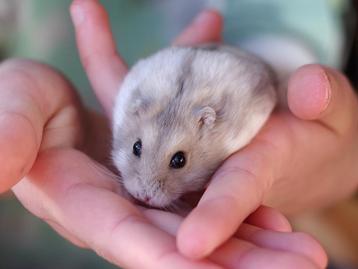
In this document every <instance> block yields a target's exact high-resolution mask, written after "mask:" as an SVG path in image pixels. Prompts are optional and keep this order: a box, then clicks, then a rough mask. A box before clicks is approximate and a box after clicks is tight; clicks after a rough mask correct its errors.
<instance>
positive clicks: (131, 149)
mask: <svg viewBox="0 0 358 269" xmlns="http://www.w3.org/2000/svg"><path fill="white" fill-rule="evenodd" d="M276 100H277V98H276V85H275V78H274V77H273V74H272V72H271V71H270V69H269V68H268V67H267V66H266V65H265V64H264V63H263V62H262V61H260V60H259V59H257V58H256V57H254V56H252V55H251V54H247V53H244V52H243V51H241V50H239V49H238V48H234V47H229V46H206V47H197V48H193V47H170V48H167V49H164V50H162V51H159V52H158V53H156V54H154V55H153V56H150V57H148V58H146V59H144V60H141V61H139V62H138V63H137V64H136V65H135V66H134V67H133V68H132V69H131V71H130V72H129V73H128V75H127V76H126V78H125V80H124V82H123V84H122V86H121V89H120V91H119V94H118V96H117V100H116V104H115V109H114V125H113V131H114V133H113V160H114V163H115V165H116V166H117V168H118V169H119V171H120V172H121V175H122V178H123V184H124V186H125V188H126V189H127V191H128V192H129V193H130V194H131V195H132V196H134V197H135V198H136V199H138V200H141V201H144V202H146V203H147V204H149V205H152V206H157V207H164V206H167V205H169V204H170V203H171V202H173V201H174V200H176V199H177V198H179V197H180V196H181V195H182V194H185V193H187V192H189V191H196V190H200V189H201V188H203V187H204V186H205V185H206V184H207V182H208V180H209V179H210V177H211V175H212V174H213V172H214V171H215V170H216V169H217V168H218V166H219V165H220V164H221V163H222V162H223V161H224V160H225V159H226V158H227V157H228V156H229V155H231V154H232V153H234V152H235V151H237V150H239V149H241V148H242V147H244V146H245V145H247V144H248V142H250V140H251V139H252V138H253V137H254V136H255V135H256V133H257V132H258V131H259V129H260V128H261V127H262V125H263V124H264V123H265V121H266V120H267V118H268V116H269V115H270V113H271V111H272V110H273V108H274V106H275V104H276Z"/></svg>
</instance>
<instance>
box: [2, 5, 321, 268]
mask: <svg viewBox="0 0 358 269" xmlns="http://www.w3.org/2000/svg"><path fill="white" fill-rule="evenodd" d="M77 2H78V3H76V2H75V5H74V6H73V11H74V12H73V13H74V15H73V16H74V17H75V16H76V14H75V12H76V11H75V9H76V8H81V9H82V12H86V13H87V17H86V19H85V21H84V22H82V23H77V24H76V25H77V26H76V28H77V31H78V32H77V36H78V42H79V47H80V51H81V53H82V59H83V60H84V64H85V67H86V69H87V73H88V75H89V77H90V79H91V82H92V84H93V85H94V88H95V89H96V90H97V94H98V97H99V99H100V100H101V102H102V104H103V105H104V108H105V109H106V110H107V112H108V114H110V111H111V99H112V97H113V94H114V90H115V89H116V88H117V87H116V85H118V84H119V81H120V80H121V78H122V77H123V76H124V75H125V72H126V67H125V65H124V64H123V62H122V61H121V59H120V58H118V57H117V56H116V57H115V58H113V51H115V50H114V44H113V41H112V39H111V36H110V32H109V29H108V23H107V21H106V19H105V16H104V15H105V14H104V11H103V9H101V7H100V6H98V3H97V2H96V1H87V3H85V2H86V1H77ZM207 16H208V15H207ZM210 16H211V19H210V18H207V22H206V24H204V23H201V24H198V23H196V24H195V23H194V24H193V25H192V26H191V28H189V29H188V30H187V31H186V32H184V33H183V35H182V36H181V37H180V38H179V39H178V41H177V42H179V43H183V42H184V43H196V42H205V41H213V40H218V39H219V32H220V31H219V29H220V23H219V22H218V18H217V17H215V15H213V14H211V15H209V17H210ZM91 24H94V25H96V27H97V28H91V27H88V25H91ZM210 24H212V25H214V27H210V26H212V25H210ZM86 25H87V26H86ZM203 25H205V26H206V27H207V28H208V29H210V28H211V29H210V31H209V30H207V32H205V31H203V32H201V31H200V34H199V35H198V34H197V32H198V29H201V28H203ZM86 29H87V30H86ZM88 29H93V30H88ZM215 29H217V30H215ZM99 30H103V31H99ZM97 31H99V32H102V34H101V35H102V36H101V38H96V40H99V41H97V42H92V44H93V47H88V48H85V46H84V44H85V43H87V44H91V42H86V41H88V40H89V39H91V40H93V37H96V35H94V33H97ZM194 37H195V38H194ZM81 44H83V45H81ZM96 46H98V48H105V49H104V50H103V55H95V57H88V56H86V55H91V52H93V51H97V52H98V51H100V50H96ZM109 59H111V60H109ZM28 65H31V68H29V66H28ZM19 66H21V67H19ZM104 66H106V68H103V67H104ZM23 67H24V69H22V68H23ZM99 69H102V71H98V70H99ZM25 70H26V71H25ZM29 70H31V71H29ZM18 71H21V72H18ZM3 72H4V74H9V72H10V74H13V75H14V76H15V77H16V78H17V79H25V78H26V79H28V78H29V77H30V81H31V83H30V85H35V86H34V88H32V89H31V87H29V88H28V92H29V93H31V94H32V93H33V92H35V91H39V88H41V87H42V90H45V89H46V90H47V88H48V87H46V85H48V84H47V83H44V84H41V85H40V84H39V83H38V81H39V79H38V78H39V77H42V76H39V75H40V73H46V76H45V77H47V79H48V82H51V84H55V85H57V87H58V91H57V92H56V93H54V94H58V97H59V98H57V99H56V100H57V101H55V102H54V100H55V98H52V99H51V98H49V99H46V98H43V96H42V95H41V94H40V95H36V94H34V96H31V98H30V99H31V102H30V103H28V104H31V105H27V107H30V110H31V113H32V112H33V111H35V110H36V109H39V108H46V107H49V108H50V109H48V111H45V112H46V113H45V115H47V118H46V119H43V118H41V119H39V117H40V116H39V114H36V113H35V112H34V113H32V114H28V111H20V112H19V111H15V112H16V113H20V114H21V113H22V114H21V115H26V117H28V119H27V120H25V121H24V122H21V121H17V122H18V123H19V124H18V126H15V127H16V128H15V129H14V130H23V131H24V130H28V129H25V128H30V127H29V123H30V126H31V128H32V133H33V134H34V136H33V140H32V141H28V143H27V145H28V148H26V149H25V151H26V150H27V151H26V152H27V155H26V154H24V155H23V156H26V158H24V159H25V160H24V161H25V162H26V165H27V166H26V168H25V169H23V170H24V172H27V171H28V170H30V171H29V173H27V175H26V178H24V179H23V180H22V181H20V183H18V184H17V185H16V186H15V187H14V188H13V190H14V192H15V194H16V195H17V197H18V198H19V199H20V200H21V202H22V203H23V204H24V205H25V206H26V207H27V208H28V209H29V210H30V211H32V212H33V213H34V214H36V215H37V216H39V217H40V218H42V219H44V220H45V221H47V222H48V223H49V224H50V225H51V226H52V227H53V228H54V229H56V230H57V231H58V232H59V233H60V234H61V235H63V236H64V237H66V238H67V239H69V240H71V241H72V242H73V243H75V244H77V245H80V246H83V247H90V248H92V249H94V250H95V251H96V252H97V253H99V254H100V255H101V256H103V257H105V258H106V259H108V260H109V261H112V262H114V263H115V264H118V265H121V266H128V267H129V268H154V267H155V268H220V266H225V267H226V268H241V267H242V266H251V267H250V268H261V267H262V266H261V265H260V264H263V263H265V264H267V263H268V262H269V261H272V258H273V257H280V256H282V257H285V259H283V260H280V261H277V263H275V262H273V263H271V265H270V266H272V268H292V267H290V265H291V264H296V265H297V266H298V265H300V268H321V267H322V266H324V264H325V257H324V254H323V253H322V250H321V249H320V248H319V246H317V244H316V243H314V242H313V241H312V240H311V239H309V238H306V237H305V236H304V235H299V236H301V240H300V243H302V244H304V245H306V246H307V249H309V250H310V251H309V252H307V251H305V250H304V251H302V249H300V248H299V247H298V245H297V244H287V242H291V240H292V237H290V234H289V233H288V234H284V235H283V234H280V233H278V232H270V231H265V230H262V229H258V228H254V227H253V226H249V225H242V226H241V227H240V229H239V230H238V232H237V235H236V236H233V237H232V238H231V239H230V240H229V241H228V242H226V243H225V244H224V245H222V246H221V247H220V249H218V250H217V251H216V252H214V253H213V254H212V255H211V256H210V257H209V260H211V261H209V260H201V261H196V262H194V261H191V260H189V259H187V258H185V257H184V256H182V255H181V254H180V253H179V252H178V250H177V248H176V242H175V235H176V233H177V229H178V226H179V224H180V223H181V221H182V218H181V217H180V216H177V215H174V214H171V213H167V212H162V211H158V210H142V209H140V208H138V207H136V206H134V205H133V204H131V203H130V202H129V201H127V200H126V199H125V198H123V197H121V196H120V195H118V184H117V182H116V180H115V176H114V175H113V174H112V173H111V172H110V171H109V170H108V169H107V168H106V167H105V166H104V165H102V164H100V163H99V162H96V161H95V160H101V159H102V157H103V155H105V154H103V152H108V151H107V149H106V148H104V147H103V146H102V145H100V146H97V147H96V146H94V144H93V143H92V142H91V141H103V140H106V139H107V138H108V136H109V132H108V131H106V130H109V129H108V128H106V120H104V119H103V118H101V117H100V116H98V115H96V114H94V113H90V112H88V111H86V110H85V109H83V108H82V107H81V105H80V104H79V102H78V101H77V100H76V97H75V96H74V93H73V89H72V88H71V86H70V85H69V84H68V83H67V82H66V81H65V80H64V79H63V78H62V77H60V76H59V75H58V74H57V73H56V72H55V71H53V70H50V69H49V68H48V67H44V66H40V65H38V64H36V63H29V62H26V63H25V62H15V63H12V62H11V63H10V64H9V65H8V67H6V68H5V67H3ZM94 73H96V76H94ZM24 74H25V75H24ZM103 78H104V79H103ZM100 80H101V81H106V82H105V83H103V82H102V83H101V82H100ZM8 81H9V83H12V82H11V81H12V80H11V79H8ZM40 92H41V91H40ZM31 94H29V95H31ZM35 95H36V96H35ZM26 98H27V97H26ZM26 98H24V102H25V101H26V100H25V99H26ZM58 100H61V101H58ZM46 109H47V108H46ZM46 109H45V110H46ZM25 112H26V114H25ZM29 115H31V116H29ZM41 117H42V116H41ZM295 122H296V123H295ZM35 123H36V124H35ZM97 124H100V125H101V126H104V128H103V129H104V130H105V131H103V132H98V130H99V128H98V127H97V126H98V125H97ZM295 124H297V125H298V124H301V122H300V120H298V119H296V118H294V117H293V116H292V115H290V114H289V113H288V112H278V114H277V115H276V116H274V117H273V118H272V120H271V121H270V122H269V124H268V125H267V127H266V128H265V130H263V132H262V133H261V134H260V136H258V139H257V140H256V141H254V143H252V145H250V147H248V148H247V149H245V150H246V151H249V152H252V154H253V158H257V154H256V153H255V152H256V150H257V152H265V151H267V149H269V150H274V151H275V150H276V149H277V148H276V146H272V145H275V143H276V142H275V141H279V142H280V143H282V140H280V138H282V137H283V135H284V134H285V130H286V131H288V130H291V128H292V126H295ZM308 124H310V123H308ZM312 124H313V123H312ZM317 128H321V127H319V126H317ZM103 129H102V130H103ZM278 134H280V135H281V136H277V135H278ZM58 137H60V138H61V139H60V140H59V139H58ZM273 137H274V138H273ZM15 138H16V137H15ZM270 139H272V140H270ZM275 139H276V140H275ZM16 141H21V139H18V140H16ZM38 141H41V143H39V142H38ZM89 141H90V142H89ZM107 141H108V140H107ZM268 141H273V142H272V143H271V142H269V143H268ZM262 147H263V148H264V150H263V149H262ZM279 148H280V147H279ZM250 149H251V150H250ZM38 151H39V154H37V152H38ZM84 152H85V153H87V154H88V155H86V154H85V153H84ZM279 153H280V154H281V153H282V152H275V154H277V155H274V156H278V155H279ZM36 155H37V159H36V161H35V163H34V164H33V165H32V163H33V160H34V159H35V157H36ZM247 156H249V155H247ZM267 156H271V155H270V154H269V151H268V153H267ZM232 158H240V156H239V155H237V156H233V157H232ZM245 158H247V160H250V159H249V158H248V157H245ZM265 158H268V157H265V156H264V157H263V158H262V159H258V160H259V163H260V164H262V165H264V163H265V162H264V161H265V160H266V159H265ZM29 160H30V161H29ZM255 160H256V159H255ZM231 162H232V161H231V160H229V161H228V162H227V163H228V164H227V165H229V166H230V165H231ZM232 163H234V162H232ZM236 163H237V160H235V165H236ZM255 163H257V162H256V161H255ZM30 168H31V169H30ZM236 168H237V167H236ZM236 168H235V169H236ZM260 168H261V167H260ZM235 169H229V171H231V172H235V173H236V172H237V171H238V170H235ZM265 169H267V168H266V167H263V168H262V170H263V171H267V170H265ZM12 170H14V169H12ZM20 170H21V169H20ZM243 171H244V173H246V174H245V175H249V174H250V171H248V170H247V169H245V170H243ZM245 171H246V172H245ZM225 173H227V172H225ZM240 173H241V172H240ZM218 174H219V175H220V171H219V172H218ZM222 175H223V174H221V176H222ZM226 175H227V176H228V177H227V178H229V179H230V173H228V174H226ZM272 176H274V175H272ZM15 177H16V176H15ZM12 178H14V177H12ZM216 182H217V180H215V179H214V181H213V184H212V186H213V187H211V188H210V189H209V190H208V192H207V193H206V194H205V195H206V196H204V198H205V199H207V198H210V195H211V194H210V192H211V189H213V188H214V186H215V184H217V183H216ZM255 184H257V183H255ZM255 184H254V185H253V186H251V185H248V189H249V190H250V187H254V186H255ZM221 185H224V184H222V183H221V184H220V185H219V189H217V191H218V193H219V194H220V186H221ZM227 186H232V185H231V182H230V181H228V184H227ZM259 187H260V188H259V189H262V188H261V186H259ZM235 189H237V187H236V186H235ZM222 191H225V189H222ZM255 193H256V192H255ZM255 193H253V197H254V198H256V199H258V200H252V201H250V202H252V203H250V202H247V204H250V208H248V209H247V210H246V211H245V210H243V211H242V212H241V213H240V214H241V215H242V216H235V218H236V219H240V218H242V220H243V218H246V217H247V216H248V215H249V214H250V213H251V212H253V211H254V209H255V208H257V207H258V206H259V205H260V203H261V202H262V201H263V200H264V198H266V197H264V195H263V194H262V195H257V194H255ZM247 196H248V195H247V194H246V195H245V196H244V197H247ZM209 200H210V199H209ZM224 204H225V203H224ZM235 204H236V201H235ZM219 207H220V205H219ZM219 207H218V206H217V205H214V207H213V208H212V209H214V211H213V212H212V213H213V214H214V213H218V215H217V218H216V219H219V222H218V224H219V225H221V223H220V212H215V209H217V208H219ZM203 208H204V209H205V207H203ZM194 213H195V212H194ZM199 213H202V211H201V212H199ZM199 215H200V214H196V216H195V215H194V218H197V217H198V216H199ZM234 215H235V214H234ZM265 215H266V216H265ZM208 216H209V215H208ZM211 216H212V215H211ZM218 216H219V217H218ZM267 216H269V217H267ZM201 217H203V218H202V220H200V221H199V223H202V224H203V226H205V223H204V221H205V220H207V218H206V217H205V215H204V216H203V215H201ZM190 218H191V219H193V215H190V216H189V221H190ZM223 219H225V218H223ZM248 221H249V222H250V223H252V224H255V225H257V226H260V227H262V228H264V229H265V228H266V229H270V228H274V229H277V230H283V231H287V230H289V226H288V225H287V223H286V222H285V220H284V219H283V218H282V217H281V216H280V215H278V214H277V213H275V212H272V211H270V209H266V208H263V209H261V210H259V211H258V212H257V213H255V214H254V215H252V217H251V218H250V219H249V220H248ZM185 222H186V223H188V219H187V220H186V221H185ZM209 223H211V224H212V220H209ZM228 223H229V225H232V224H235V225H236V226H235V227H234V225H232V227H229V229H234V230H235V231H236V230H237V227H238V226H239V223H238V222H237V220H234V221H232V222H230V221H229V222H228ZM184 224H185V223H184ZM224 225H227V224H224ZM211 227H214V228H215V225H212V226H211ZM189 228H190V227H189ZM219 228H220V229H221V228H222V227H221V226H219ZM226 232H227V231H226ZM296 236H297V235H296ZM192 238H195V237H192ZM220 240H221V239H220ZM199 243H200V241H199ZM202 243H203V244H205V241H204V242H202ZM287 245H289V247H287ZM209 246H210V244H209ZM179 248H180V243H179ZM184 252H185V251H184ZM124 253H125V255H124ZM243 254H245V255H244V256H245V257H244V256H243V257H242V258H241V259H238V258H237V257H240V255H243ZM138 256H140V259H137V257H138ZM189 256H190V253H189ZM260 266H261V267H260ZM317 266H319V267H317ZM267 268H268V267H267Z"/></svg>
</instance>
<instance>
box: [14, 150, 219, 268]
mask: <svg viewBox="0 0 358 269" xmlns="http://www.w3.org/2000/svg"><path fill="white" fill-rule="evenodd" d="M101 169H103V168H100V169H99V166H98V165H97V164H95V163H93V162H92V161H91V160H90V159H89V158H88V157H87V156H86V155H84V154H82V153H81V152H79V151H75V150H70V149H68V150H61V149H57V150H55V149H54V150H48V151H46V152H43V153H42V154H41V155H40V156H39V157H38V159H37V162H36V164H35V166H34V168H33V169H32V170H31V173H30V174H29V176H28V177H26V179H24V180H22V181H21V182H20V183H19V184H17V185H16V186H15V188H14V191H15V194H16V195H17V196H18V197H19V199H21V201H22V202H23V203H24V205H25V206H26V207H27V208H28V209H29V210H30V211H32V212H33V213H35V214H36V215H38V216H40V217H41V218H45V219H51V220H53V221H54V222H56V223H58V224H59V225H61V226H62V227H66V230H67V231H69V232H70V233H71V234H74V235H76V237H78V239H79V240H81V241H83V242H84V243H85V244H86V245H87V246H89V247H90V248H92V249H94V250H95V251H96V252H97V253H98V254H99V255H101V256H102V257H104V258H106V259H107V260H109V261H111V262H112V263H114V264H116V265H118V266H121V267H124V268H143V269H146V268H148V269H149V268H163V269H164V268H165V269H166V268H175V269H176V268H178V269H179V268H180V269H184V268H189V269H191V268H193V269H204V268H210V269H211V268H213V269H217V268H220V267H218V266H216V265H214V264H213V263H209V262H207V261H201V262H191V261H189V260H188V259H186V258H184V257H182V256H181V255H179V253H178V252H177V250H176V248H175V240H174V238H173V237H172V236H170V235H169V234H167V233H165V232H163V231H161V230H160V229H157V228H156V227H154V226H153V225H152V224H151V223H150V222H149V221H147V220H146V219H145V218H144V217H143V216H142V214H141V213H140V212H139V210H137V209H136V208H135V207H134V206H133V205H132V204H130V203H129V202H128V201H127V200H125V199H124V198H122V197H121V196H120V195H118V193H116V192H115V190H116V188H117V185H118V183H117V182H115V181H114V180H113V178H112V177H108V172H105V173H103V171H102V170H101Z"/></svg>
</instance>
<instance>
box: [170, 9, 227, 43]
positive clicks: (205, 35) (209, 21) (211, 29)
mask: <svg viewBox="0 0 358 269" xmlns="http://www.w3.org/2000/svg"><path fill="white" fill-rule="evenodd" d="M222 28H223V18H222V16H221V14H220V13H219V11H217V10H215V9H205V10H203V11H202V12H200V13H199V14H198V15H197V16H196V17H195V18H194V20H193V21H192V22H191V23H190V25H189V26H188V27H187V28H186V29H185V30H184V31H183V32H182V33H181V34H180V35H179V36H178V37H177V38H176V39H175V41H174V44H175V45H196V44H201V43H210V42H220V41H221V32H222Z"/></svg>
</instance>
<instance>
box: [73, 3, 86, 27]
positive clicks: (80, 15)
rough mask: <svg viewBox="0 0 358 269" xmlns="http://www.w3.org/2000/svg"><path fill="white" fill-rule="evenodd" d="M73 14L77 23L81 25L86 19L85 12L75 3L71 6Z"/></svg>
mask: <svg viewBox="0 0 358 269" xmlns="http://www.w3.org/2000/svg"><path fill="white" fill-rule="evenodd" d="M71 15H72V19H73V22H74V23H75V24H76V25H80V24H81V23H83V21H84V20H85V13H84V11H83V9H82V8H81V7H80V6H79V5H73V6H72V7H71Z"/></svg>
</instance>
